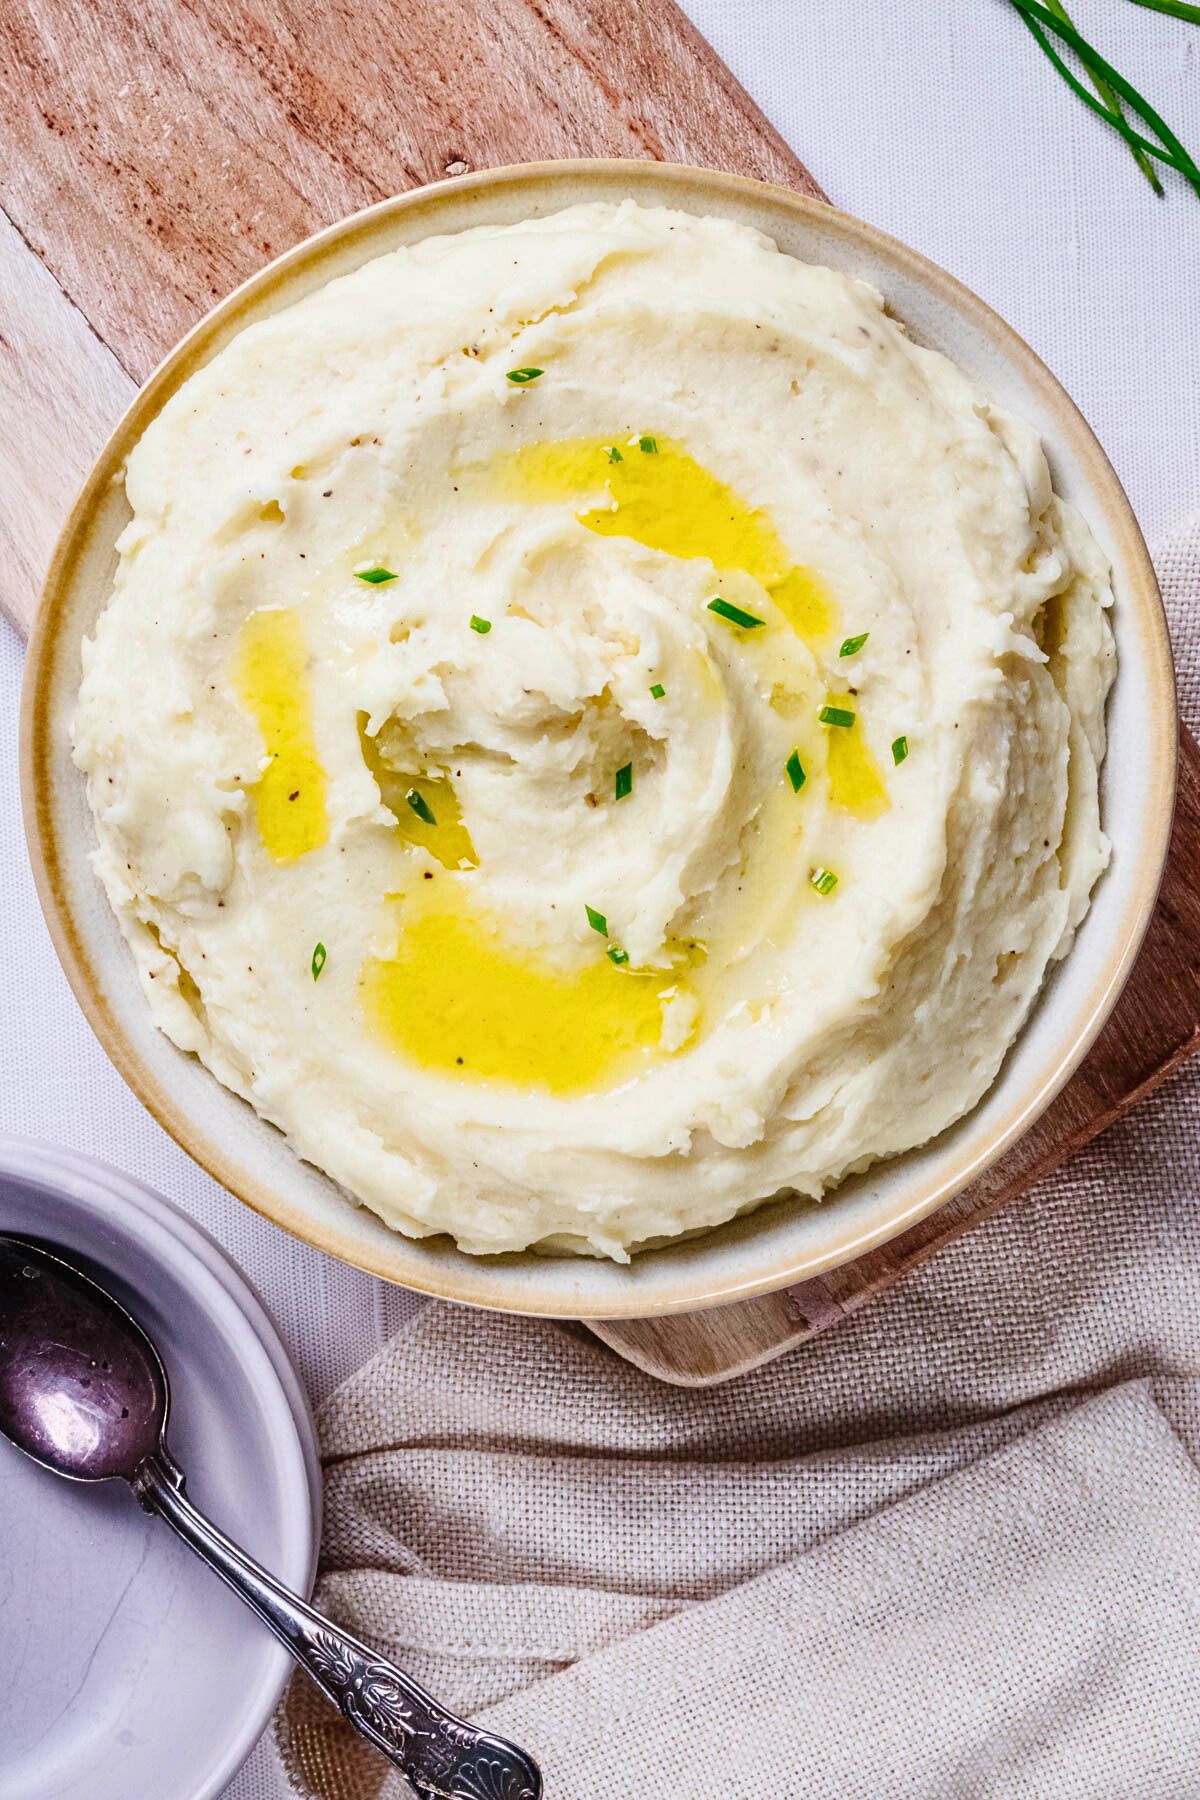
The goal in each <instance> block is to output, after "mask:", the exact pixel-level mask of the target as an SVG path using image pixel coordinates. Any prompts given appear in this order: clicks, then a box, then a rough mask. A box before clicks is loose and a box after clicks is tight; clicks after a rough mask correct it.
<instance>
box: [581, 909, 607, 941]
mask: <svg viewBox="0 0 1200 1800" xmlns="http://www.w3.org/2000/svg"><path fill="white" fill-rule="evenodd" d="M583 910H584V912H585V913H586V914H587V921H588V924H589V925H590V926H591V928H592V930H593V931H598V932H599V933H600V936H601V937H607V936H608V920H607V919H606V918H605V916H604V914H603V913H602V912H597V911H596V909H595V907H594V906H587V905H585V906H584V909H583Z"/></svg>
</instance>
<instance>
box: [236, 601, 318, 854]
mask: <svg viewBox="0 0 1200 1800" xmlns="http://www.w3.org/2000/svg"><path fill="white" fill-rule="evenodd" d="M307 661H308V647H307V645H306V643H305V640H304V626H303V622H302V620H301V618H300V616H299V614H298V613H297V612H296V611H294V610H293V609H291V608H282V609H279V610H275V611H269V612H268V611H264V612H255V613H251V614H250V616H249V618H248V619H247V620H246V621H245V623H244V625H243V626H242V628H241V632H240V634H239V636H238V644H237V650H236V652H235V654H234V662H233V680H234V688H235V690H236V692H237V695H238V697H239V699H240V700H241V701H242V704H243V705H244V706H245V707H246V708H247V709H248V711H249V712H250V713H252V714H253V716H254V720H255V722H256V724H257V725H258V728H259V730H260V731H261V733H262V737H263V744H264V746H265V749H266V753H267V755H268V756H269V757H270V759H271V760H270V762H269V763H268V764H267V766H266V768H265V769H264V770H263V772H262V774H261V775H260V776H259V778H258V780H257V782H256V783H255V785H254V806H255V813H256V816H257V819H258V830H259V836H260V837H261V838H262V841H263V845H264V847H265V848H266V850H267V853H268V854H269V855H270V856H271V857H273V859H274V860H275V861H276V862H280V863H287V862H295V860H296V858H297V857H300V856H304V855H306V854H307V852H308V851H310V850H315V849H317V848H318V846H319V845H321V844H323V843H324V842H325V841H326V839H327V838H328V836H329V820H328V817H327V815H326V811H325V771H324V769H323V768H322V767H321V762H320V759H319V757H318V755H317V746H316V740H315V738H314V736H313V728H312V708H311V704H310V700H309V693H308V681H307V675H306V665H307Z"/></svg>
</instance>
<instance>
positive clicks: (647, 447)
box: [638, 437, 658, 456]
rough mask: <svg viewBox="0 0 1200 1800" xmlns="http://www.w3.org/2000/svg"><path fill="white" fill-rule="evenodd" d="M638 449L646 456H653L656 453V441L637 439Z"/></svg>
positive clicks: (652, 439)
mask: <svg viewBox="0 0 1200 1800" xmlns="http://www.w3.org/2000/svg"><path fill="white" fill-rule="evenodd" d="M638 449H639V450H644V451H645V453H646V455H647V456H654V455H656V454H657V452H658V439H657V438H652V437H640V438H639V439H638Z"/></svg>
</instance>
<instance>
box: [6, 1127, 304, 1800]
mask: <svg viewBox="0 0 1200 1800" xmlns="http://www.w3.org/2000/svg"><path fill="white" fill-rule="evenodd" d="M0 1232H19V1233H23V1234H25V1235H27V1236H36V1237H39V1238H43V1239H46V1240H48V1241H53V1242H54V1243H57V1244H60V1245H62V1247H63V1249H64V1250H65V1251H66V1252H67V1254H68V1255H74V1256H77V1257H79V1258H81V1259H86V1261H87V1262H89V1263H91V1264H92V1265H94V1266H95V1269H96V1272H97V1273H102V1274H103V1277H104V1279H105V1280H106V1283H107V1285H109V1286H111V1289H112V1292H113V1293H114V1294H115V1295H116V1297H117V1298H118V1299H119V1300H120V1301H122V1302H123V1304H125V1305H126V1306H128V1307H129V1310H130V1311H131V1312H132V1313H133V1314H134V1316H135V1317H136V1318H137V1319H138V1320H139V1321H140V1322H141V1323H142V1324H143V1325H144V1326H145V1328H146V1330H147V1331H148V1332H149V1334H150V1336H151V1337H152V1338H153V1339H154V1341H155V1343H156V1344H157V1346H158V1348H159V1350H160V1351H161V1353H162V1357H163V1361H164V1363H165V1364H166V1367H167V1373H168V1376H169V1377H170V1382H171V1423H170V1431H169V1441H170V1444H171V1448H172V1450H173V1452H174V1454H175V1455H176V1457H177V1458H178V1460H179V1462H180V1463H181V1464H182V1465H183V1468H184V1469H185V1470H186V1472H187V1477H188V1492H189V1493H190V1494H191V1495H192V1497H193V1499H194V1500H195V1501H196V1503H197V1504H198V1505H199V1506H200V1507H201V1508H202V1509H203V1511H205V1512H206V1513H208V1514H209V1515H210V1517H211V1518H212V1519H213V1521H214V1522H215V1523H216V1524H217V1525H219V1526H221V1527H222V1529H223V1530H225V1531H226V1532H228V1534H229V1535H230V1536H231V1537H232V1538H234V1539H235V1541H236V1542H238V1543H240V1544H244V1545H245V1546H246V1548H247V1549H248V1550H249V1551H251V1553H252V1554H253V1555H254V1556H256V1557H257V1558H258V1559H259V1561H260V1562H262V1563H264V1564H265V1565H266V1567H267V1568H269V1569H271V1570H272V1571H273V1572H274V1573H275V1574H277V1575H278V1576H279V1577H280V1578H281V1579H282V1580H283V1581H285V1582H287V1583H288V1585H289V1586H290V1587H292V1588H295V1589H298V1590H299V1591H300V1592H302V1593H307V1592H308V1588H309V1585H310V1583H311V1580H312V1575H313V1570H314V1567H315V1562H316V1549H317V1542H318V1537H319V1523H320V1492H321V1487H320V1467H319V1463H318V1460H317V1453H316V1444H315V1439H314V1435H313V1428H312V1421H311V1419H310V1417H309V1412H308V1407H307V1403H306V1401H305V1398H304V1394H303V1391H302V1389H301V1387H300V1384H299V1382H298V1380H297V1378H296V1375H295V1372H294V1370H293V1369H292V1366H291V1364H290V1363H289V1361H288V1359H287V1355H286V1353H285V1351H284V1349H283V1346H282V1344H281V1343H280V1342H279V1339H278V1337H277V1335H276V1332H275V1328H274V1326H273V1325H272V1324H271V1321H270V1319H269V1318H268V1317H267V1315H266V1313H265V1312H264V1311H263V1308H262V1306H261V1304H260V1303H259V1301H258V1300H257V1299H256V1298H255V1296H254V1294H253V1293H252V1292H251V1290H250V1289H249V1287H248V1286H247V1285H246V1283H245V1281H244V1280H243V1279H242V1277H241V1276H240V1275H238V1274H237V1273H236V1272H235V1271H234V1269H233V1268H232V1267H231V1266H230V1264H229V1263H228V1262H227V1261H226V1259H225V1257H224V1254H223V1253H222V1252H221V1251H220V1250H219V1249H218V1248H217V1246H216V1245H215V1244H214V1243H213V1242H212V1240H211V1239H210V1238H208V1237H207V1236H206V1235H205V1234H204V1233H203V1232H202V1231H201V1230H199V1228H198V1227H197V1226H195V1225H193V1224H192V1223H191V1221H190V1220H188V1219H186V1218H184V1217H183V1215H182V1214H180V1213H179V1212H177V1211H176V1210H175V1208H174V1207H172V1206H171V1205H170V1204H169V1203H168V1202H167V1201H165V1200H163V1199H161V1198H160V1197H159V1196H158V1195H156V1194H153V1193H151V1192H150V1191H149V1190H148V1189H146V1188H143V1187H142V1186H140V1184H139V1183H137V1182H135V1181H132V1180H130V1179H129V1177H127V1176H125V1175H120V1174H118V1173H117V1172H116V1171H115V1170H113V1169H109V1168H106V1167H105V1166H104V1165H103V1164H101V1163H96V1162H92V1161H91V1160H90V1159H89V1158H87V1157H83V1156H78V1155H75V1154H73V1153H71V1152H67V1151H62V1150H54V1149H51V1148H50V1147H49V1146H46V1145H41V1144H32V1143H27V1142H24V1141H22V1140H20V1139H13V1138H0ZM289 1667H290V1664H289V1659H288V1658H287V1655H286V1653H285V1652H284V1651H283V1650H282V1649H281V1648H280V1647H279V1645H277V1644H276V1643H275V1641H274V1639H273V1638H272V1637H271V1636H270V1634H269V1633H268V1632H267V1631H266V1629H265V1628H264V1627H263V1626H262V1625H260V1624H259V1623H258V1622H257V1621H256V1620H255V1619H253V1618H252V1617H251V1615H250V1614H249V1613H248V1612H247V1611H246V1609H245V1608H244V1607H243V1606H242V1604H241V1602H240V1601H238V1600H237V1599H236V1598H235V1597H234V1595H233V1594H231V1593H230V1592H229V1590H228V1589H227V1588H225V1587H224V1586H223V1585H222V1583H221V1582H220V1581H219V1580H218V1579H217V1577H216V1576H215V1575H213V1574H212V1573H210V1571H209V1570H207V1569H206V1568H204V1567H203V1565H202V1564H201V1563H200V1562H199V1561H198V1560H197V1559H196V1557H195V1556H194V1555H193V1554H192V1553H191V1551H189V1550H187V1549H186V1548H185V1547H184V1546H183V1544H181V1543H180V1542H179V1541H178V1540H177V1539H176V1538H175V1536H174V1534H173V1533H172V1532H171V1530H170V1529H169V1527H168V1526H166V1525H165V1524H164V1523H163V1522H162V1521H161V1520H159V1519H151V1518H149V1517H147V1515H146V1514H145V1513H143V1512H142V1511H141V1510H140V1509H139V1507H138V1505H137V1503H136V1501H135V1500H134V1498H133V1495H132V1494H131V1493H130V1492H129V1490H128V1488H126V1487H125V1485H124V1484H123V1483H118V1482H113V1483H109V1482H105V1483H101V1484H98V1485H97V1486H95V1487H90V1488H89V1487H82V1486H78V1485H76V1484H75V1483H73V1482H66V1481H62V1480H60V1479H59V1478H58V1477H56V1476H54V1475H51V1474H48V1473H46V1472H45V1471H44V1470H42V1469H39V1468H37V1467H36V1466H35V1465H34V1464H33V1463H31V1462H29V1461H27V1460H26V1458H25V1457H23V1456H22V1455H20V1453H19V1452H18V1451H16V1450H14V1449H13V1448H12V1447H11V1446H10V1445H9V1444H7V1443H5V1442H4V1441H3V1440H2V1439H0V1797H2V1800H211V1797H212V1796H215V1795H218V1794H220V1793H221V1791H222V1790H223V1789H224V1787H225V1786H226V1785H227V1783H228V1782H229V1781H230V1779H231V1778H232V1777H233V1775H234V1774H235V1773H236V1771H237V1769H238V1768H239V1767H240V1766H241V1764H242V1763H243V1762H244V1760H245V1758H246V1757H247V1756H248V1755H249V1753H250V1751H251V1749H252V1748H253V1746H254V1744H255V1743H256V1742H257V1740H258V1738H259V1736H260V1735H261V1733H262V1731H263V1730H264V1728H265V1726H266V1724H267V1721H268V1720H269V1718H270V1716H271V1712H272V1710H273V1708H274V1706H275V1702H276V1700H277V1699H278V1697H279V1694H280V1692H281V1690H282V1687H283V1683H284V1680H285V1678H286V1675H287V1673H288V1669H289Z"/></svg>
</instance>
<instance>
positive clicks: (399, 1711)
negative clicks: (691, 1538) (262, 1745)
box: [132, 1444, 542, 1800]
mask: <svg viewBox="0 0 1200 1800" xmlns="http://www.w3.org/2000/svg"><path fill="white" fill-rule="evenodd" d="M132 1486H133V1491H134V1493H135V1494H136V1495H137V1498H138V1501H139V1503H140V1504H141V1506H142V1507H143V1508H144V1509H145V1510H146V1512H149V1513H158V1514H159V1515H160V1516H161V1517H162V1518H164V1519H166V1521H167V1522H168V1524H170V1525H173V1526H174V1528H175V1530H176V1531H177V1532H178V1533H179V1535H180V1537H181V1538H182V1539H183V1540H184V1542H185V1543H186V1544H189V1545H190V1546H191V1548H192V1549H193V1550H194V1551H195V1552H196V1554H197V1556H199V1557H201V1558H202V1559H203V1560H204V1561H205V1562H206V1563H207V1564H208V1565H209V1567H210V1568H211V1569H215V1570H216V1572H217V1574H218V1575H219V1576H220V1577H221V1579H222V1580H223V1581H225V1582H227V1583H228V1585H229V1586H230V1587H231V1588H232V1589H233V1591H234V1593H235V1594H237V1595H238V1596H239V1598H240V1599H242V1600H244V1601H245V1603H246V1605H247V1606H248V1607H249V1608H250V1610H251V1611H252V1612H255V1613H257V1614H258V1616H259V1618H260V1619H261V1620H262V1621H263V1624H264V1625H266V1626H267V1627H268V1628H269V1629H270V1630H271V1631H273V1632H274V1634H275V1636H276V1637H277V1638H278V1639H279V1641H280V1643H281V1644H283V1645H284V1647H285V1648H286V1649H287V1650H289V1651H290V1652H291V1654H292V1655H293V1656H294V1657H295V1659H296V1661H297V1662H298V1663H299V1664H300V1667H301V1668H302V1669H304V1670H305V1671H306V1672H307V1673H308V1674H309V1675H311V1677H312V1679H313V1680H314V1681H315V1682H316V1684H317V1686H318V1687H319V1688H320V1689H321V1692H322V1693H323V1694H325V1695H326V1696H327V1698H328V1699H330V1700H332V1701H333V1704H334V1705H335V1706H336V1707H337V1708H338V1710H339V1711H340V1712H341V1714H342V1716H343V1718H345V1719H346V1720H347V1721H348V1722H349V1724H351V1725H352V1726H353V1727H354V1729H355V1730H356V1731H358V1732H360V1733H361V1734H362V1736H363V1737H365V1738H366V1739H367V1740H368V1742H369V1743H372V1744H374V1746H375V1748H376V1749H377V1750H379V1751H381V1752H382V1753H383V1755H384V1756H386V1757H387V1759H388V1761H389V1762H390V1763H392V1764H393V1765H394V1766H395V1767H396V1768H397V1769H399V1770H400V1771H401V1773H402V1774H403V1775H404V1776H405V1777H406V1779H407V1780H408V1781H409V1783H410V1784H411V1786H412V1787H413V1789H414V1790H415V1792H416V1793H418V1794H420V1795H421V1796H422V1797H423V1800H541V1793H542V1778H541V1775H540V1774H539V1772H538V1768H537V1764H536V1763H534V1762H533V1761H532V1760H531V1759H530V1758H529V1757H528V1756H526V1754H525V1752H524V1751H523V1750H519V1749H518V1748H517V1746H516V1745H515V1744H510V1743H509V1742H508V1741H507V1739H505V1738H500V1737H493V1736H491V1734H490V1733H488V1732H486V1731H476V1730H475V1729H474V1727H473V1726H471V1725H468V1724H466V1723H465V1722H464V1721H463V1720H462V1719H457V1718H455V1716H454V1714H453V1713H449V1712H447V1711H446V1710H445V1708H444V1707H441V1706H439V1705H438V1703H437V1701H436V1700H434V1699H433V1698H432V1696H431V1695H429V1694H427V1693H426V1692H425V1690H424V1688H422V1687H420V1686H418V1684H417V1683H416V1682H415V1681H412V1680H410V1678H409V1677H408V1676H407V1675H405V1674H404V1673H403V1672H402V1671H401V1670H400V1669H398V1668H396V1667H395V1665H394V1664H393V1663H389V1662H385V1661H384V1660H383V1658H382V1657H379V1656H376V1655H375V1654H374V1653H373V1652H372V1651H371V1650H369V1649H368V1648H367V1646H366V1645H365V1644H361V1643H359V1641H358V1639H357V1638H352V1637H350V1636H349V1634H348V1633H346V1632H344V1631H342V1630H340V1629H339V1627H338V1626H336V1625H335V1624H333V1622H332V1621H331V1620H329V1619H326V1618H323V1617H322V1616H321V1614H320V1613H319V1612H316V1611H314V1609H313V1608H312V1607H311V1606H308V1605H307V1604H306V1603H305V1602H304V1601H303V1600H301V1599H299V1598H298V1597H297V1596H296V1595H295V1594H292V1593H290V1592H289V1591H288V1589H287V1588H285V1587H283V1586H281V1585H280V1583H279V1582H278V1581H276V1580H275V1578H274V1576H273V1575H270V1574H268V1572H267V1571H266V1569H264V1568H262V1567H261V1566H260V1564H258V1563H256V1562H255V1561H254V1559H253V1558H252V1557H250V1556H247V1554H246V1552H245V1551H244V1550H239V1549H238V1547H237V1545H236V1544H234V1543H231V1542H230V1540H229V1539H228V1538H227V1537H226V1536H225V1535H224V1533H223V1532H221V1531H218V1530H217V1528H216V1526H215V1525H211V1524H210V1523H209V1521H208V1520H207V1519H206V1518H205V1517H204V1516H203V1514H202V1513H200V1512H198V1511H197V1510H196V1508H195V1507H194V1506H193V1505H192V1503H191V1501H190V1500H189V1499H188V1498H187V1496H186V1494H185V1493H184V1482H183V1474H182V1471H181V1470H180V1469H179V1468H178V1467H177V1466H176V1464H175V1463H174V1461H173V1460H172V1458H171V1455H170V1453H169V1452H168V1450H167V1448H166V1446H165V1444H164V1445H161V1446H160V1448H159V1451H158V1454H157V1455H156V1456H152V1457H148V1458H147V1460H146V1461H145V1462H144V1463H143V1464H142V1465H141V1467H140V1468H139V1470H138V1472H137V1475H136V1476H135V1477H134V1479H133V1482H132Z"/></svg>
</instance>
